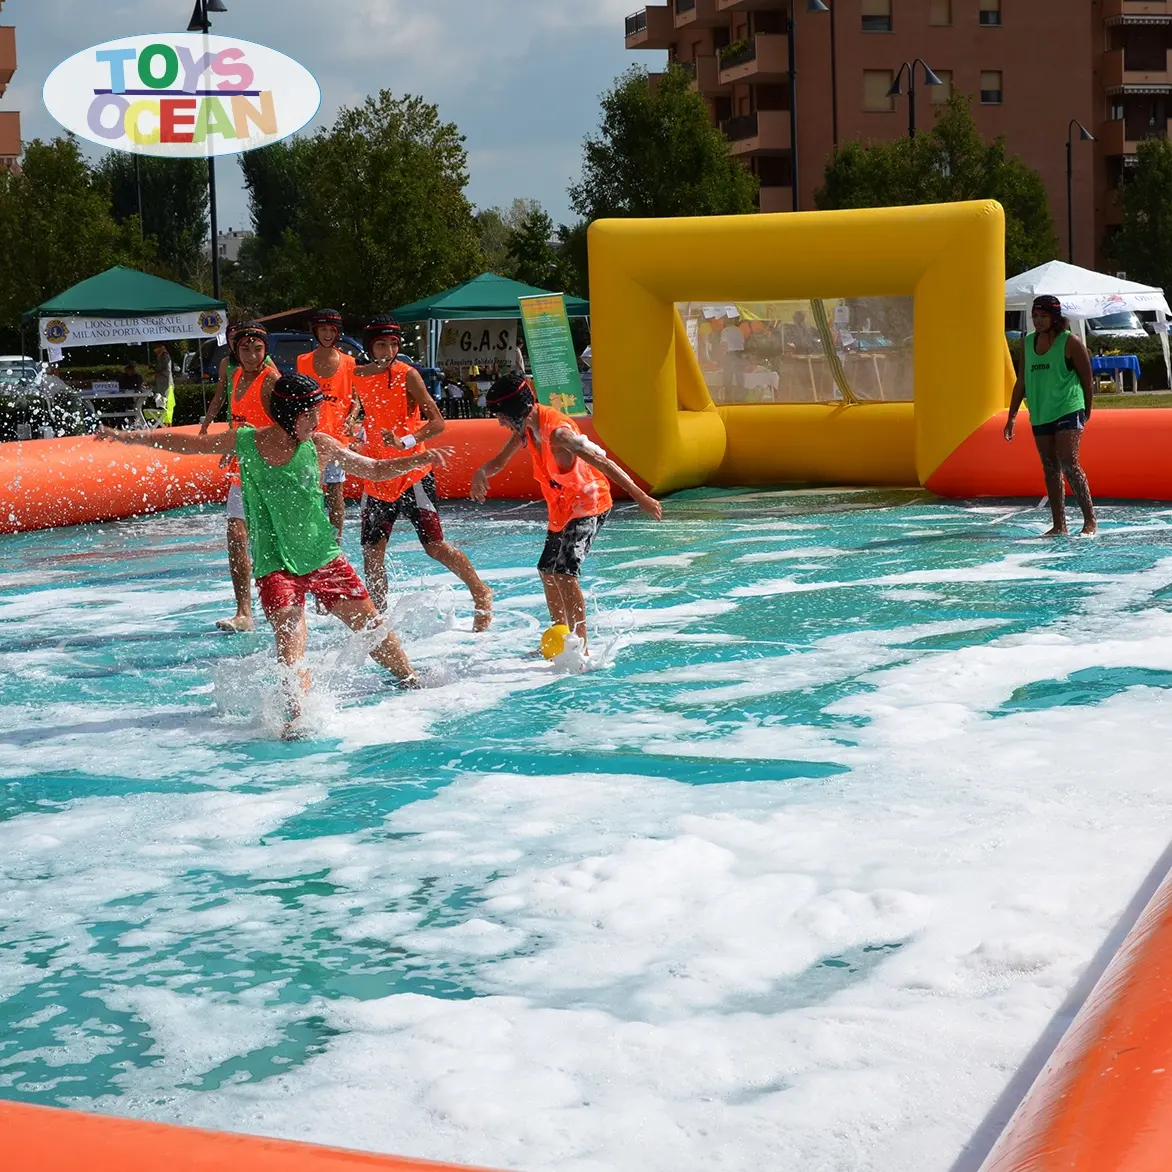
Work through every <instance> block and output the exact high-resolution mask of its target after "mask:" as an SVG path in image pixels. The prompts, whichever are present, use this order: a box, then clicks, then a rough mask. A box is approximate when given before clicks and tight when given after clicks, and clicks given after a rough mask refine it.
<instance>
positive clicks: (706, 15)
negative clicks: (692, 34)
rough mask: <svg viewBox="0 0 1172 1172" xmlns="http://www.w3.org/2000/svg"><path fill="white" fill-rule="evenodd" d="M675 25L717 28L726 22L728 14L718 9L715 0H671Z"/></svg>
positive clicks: (679, 27)
mask: <svg viewBox="0 0 1172 1172" xmlns="http://www.w3.org/2000/svg"><path fill="white" fill-rule="evenodd" d="M673 3H674V6H675V27H676V28H677V29H681V28H719V27H720V26H721V25H726V24H728V15H727V14H726V13H723V12H721V11H719V10H718V9H717V7H716V0H673Z"/></svg>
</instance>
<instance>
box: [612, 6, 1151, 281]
mask: <svg viewBox="0 0 1172 1172" xmlns="http://www.w3.org/2000/svg"><path fill="white" fill-rule="evenodd" d="M823 2H824V4H825V6H826V7H827V8H828V9H830V10H831V11H830V12H811V11H809V10H808V5H807V3H806V0H795V3H794V11H793V30H794V44H793V49H794V57H795V65H796V68H795V77H796V90H797V96H798V101H797V111H798V136H797V141H798V162H799V177H800V203H801V207H803V208H811V207H813V197H814V191H815V190H816V188H817V187H818V186H819V185H820V184H821V182H822V174H823V168H824V166H825V163H826V160H827V159H828V158H829V157H830V156H831V155H832V152H833V150H834V145H835V141H836V131H837V141H838V142H847V141H850V140H852V139H862V140H879V139H885V140H890V139H893V138H896V137H898V136H900V135H903V134H907V133H908V121H909V118H908V116H909V95H908V92H907V90H908V87H907V73H906V70H905V71H904V73H903V91H904V92H903V93H902V94H901V95H898V96H895V97H892V96H889V90H890V89H891V88H892V83H893V81H894V80H895V78H896V77H897V75H898V74H899V71H900V69H901V66H902V65H903V64H904V63H905V62H912V61H915V60H916V59H917V58H918V59H920V61H922V62H923V63H924V64H926V65H927V66H929V67H930V68H931V70H932V71H933V72H934V73H935V75H936V76H937V77H938V78H939V79H940V81H941V83H942V84H941V85H939V86H928V85H926V84H925V77H924V72H923V69H922V66H917V67H916V115H917V123H918V126H919V127H920V128H923V127H926V126H930V125H931V123H932V120H933V107H934V106H935V105H936V104H937V103H940V102H943V101H946V100H947V98H948V96H949V95H950V94H951V93H952V92H953V91H960V92H963V93H965V94H968V95H970V96H971V97H972V100H973V114H974V116H975V118H976V121H977V125H978V127H979V128H980V131H981V133H982V134H983V135H984V136H985V137H986V138H992V137H994V136H996V135H1000V134H1003V135H1004V136H1005V138H1006V142H1007V144H1008V147H1009V149H1010V150H1011V151H1013V152H1014V153H1016V154H1019V155H1021V156H1022V158H1023V159H1025V161H1026V162H1027V163H1029V165H1030V166H1031V167H1033V168H1035V169H1036V170H1037V171H1038V172H1039V173H1040V174H1041V176H1042V179H1043V181H1044V182H1045V184H1046V189H1047V192H1048V193H1049V197H1050V207H1051V211H1052V213H1053V216H1054V222H1055V227H1056V229H1057V230H1058V234H1059V237H1060V239H1061V240H1062V255H1063V256H1065V252H1066V225H1067V208H1068V203H1067V177H1066V160H1067V154H1066V144H1067V137H1068V133H1069V130H1070V124H1071V120H1072V119H1077V120H1078V121H1079V122H1081V123H1082V124H1083V125H1084V126H1086V127H1087V128H1088V130H1090V131H1091V132H1092V133H1093V134H1094V135H1095V136H1096V139H1097V141H1096V142H1093V143H1090V142H1085V141H1080V140H1079V135H1078V131H1077V128H1075V131H1074V144H1073V150H1072V164H1073V166H1072V172H1073V174H1072V179H1073V196H1074V197H1073V218H1074V248H1075V260H1076V261H1077V262H1078V263H1081V264H1087V265H1089V264H1092V263H1098V264H1100V265H1102V264H1104V263H1105V255H1104V251H1103V241H1104V239H1105V237H1106V236H1107V235H1108V234H1109V233H1110V231H1111V230H1112V228H1113V227H1114V226H1115V225H1116V224H1118V222H1119V219H1120V211H1119V201H1118V195H1117V191H1118V186H1119V181H1120V177H1121V176H1122V174H1123V170H1124V168H1125V167H1126V166H1127V165H1128V163H1129V161H1134V158H1135V150H1136V145H1137V143H1138V141H1139V140H1140V139H1142V138H1144V137H1148V136H1151V135H1158V136H1160V137H1165V136H1166V135H1167V133H1168V125H1169V119H1170V118H1172V106H1170V105H1169V101H1170V97H1172V55H1170V54H1172V0H1062V2H1061V3H1053V2H1050V3H1047V2H1044V0H823ZM789 28H790V6H789V3H787V0H669V2H668V3H666V4H660V5H649V6H648V7H647V8H645V9H642V10H641V11H639V12H636V13H633V14H632V15H631V16H629V17H628V18H627V21H626V43H627V47H628V48H630V49H663V50H665V51H666V52H667V54H668V56H669V57H670V58H671V59H673V60H676V61H678V62H680V64H682V65H683V67H684V68H685V69H687V70H688V71H689V72H691V73H692V75H693V77H694V79H695V81H694V83H693V84H694V85H695V87H696V88H697V89H698V90H699V92H700V93H701V94H702V95H703V97H704V98H705V100H706V101H707V103H708V105H709V109H710V110H711V114H712V118H713V121H714V123H716V124H717V125H719V126H721V127H722V128H723V130H724V131H725V133H726V134H727V135H728V137H729V138H730V140H731V141H732V150H733V152H734V154H736V155H738V156H740V157H741V158H742V159H743V161H744V163H745V165H746V166H747V167H749V168H750V169H751V170H752V171H753V172H754V173H755V174H756V175H757V176H758V178H759V179H760V181H761V207H762V210H765V211H788V210H791V209H792V206H793V201H792V195H791V187H790V184H791V175H792V172H791V157H792V155H791V142H790V115H789V108H790V75H789V51H790V45H789V37H788V33H789Z"/></svg>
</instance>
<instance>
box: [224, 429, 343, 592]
mask: <svg viewBox="0 0 1172 1172" xmlns="http://www.w3.org/2000/svg"><path fill="white" fill-rule="evenodd" d="M236 456H237V458H238V459H239V460H240V489H241V493H242V495H243V497H244V519H245V521H246V522H247V523H248V544H249V547H250V548H251V550H252V573H253V577H255V578H256V579H258V580H259V579H261V578H263V577H264V576H265V575H266V574H271V573H273V571H274V570H288V571H289V573H291V574H297V575H302V574H312V573H313V571H314V570H320V569H321V568H322V566H326V565H329V563H330V562H332V561H333V560H334V559H335V558H337V557H341V556H342V551H341V550H340V549H339V548H338V538H337V535H336V534H335V533H334V527H333V526H332V525H331V524H330V519H329V517H328V516H327V515H326V507H325V502H324V500H323V499H322V491H321V472H320V471H319V470H318V462H317V448H315V447H314V446H313V442H312V441H310V440H307V441H306V442H305V443H303V444H298V445H297V450H296V451H295V452H294V453H293V458H292V459H291V460H290V461H289V462H288V463H287V464H282V465H281V466H280V467H277V468H274V467H273V465H272V464H268V463H266V462H265V460H264V458H263V457H262V456H261V454H260V452H258V451H257V449H256V429H255V428H252V427H238V428H237V429H236Z"/></svg>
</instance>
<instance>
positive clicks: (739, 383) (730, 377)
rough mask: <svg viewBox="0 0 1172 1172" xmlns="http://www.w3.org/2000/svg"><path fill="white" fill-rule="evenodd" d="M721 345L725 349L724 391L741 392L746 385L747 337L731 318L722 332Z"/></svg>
mask: <svg viewBox="0 0 1172 1172" xmlns="http://www.w3.org/2000/svg"><path fill="white" fill-rule="evenodd" d="M720 343H721V345H722V346H723V347H724V389H725V391H726V392H727V391H739V390H741V388H742V387H743V386H744V385H745V335H744V334H743V333H742V332H741V327H740V326H738V325H737V324H736V322H734V321H733V320H732V319H731V318H729V319H727V320H726V321H725V325H724V329H723V330H721V331H720Z"/></svg>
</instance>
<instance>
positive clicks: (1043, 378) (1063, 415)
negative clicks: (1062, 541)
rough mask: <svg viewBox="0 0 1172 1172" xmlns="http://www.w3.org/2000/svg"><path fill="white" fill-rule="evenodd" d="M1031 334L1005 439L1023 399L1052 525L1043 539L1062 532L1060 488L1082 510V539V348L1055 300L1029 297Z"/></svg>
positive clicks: (1091, 515) (1087, 364) (1086, 515)
mask: <svg viewBox="0 0 1172 1172" xmlns="http://www.w3.org/2000/svg"><path fill="white" fill-rule="evenodd" d="M1031 317H1032V319H1033V325H1034V332H1033V333H1032V334H1029V335H1027V337H1026V340H1025V349H1024V352H1023V354H1022V364H1021V370H1020V371H1019V372H1018V376H1017V382H1016V383H1014V386H1013V396H1012V398H1011V399H1010V402H1009V418H1008V419H1007V420H1006V423H1005V439H1006V440H1007V441H1012V440H1013V430H1014V421H1015V420H1016V418H1017V413H1018V411H1019V410H1020V409H1021V403H1022V400H1023V399H1024V400H1025V402H1026V406H1027V407H1028V408H1029V412H1030V426H1031V428H1032V429H1033V433H1034V443H1035V444H1036V445H1037V448H1038V456H1039V458H1040V459H1041V461H1042V472H1043V473H1044V474H1045V477H1046V494H1047V496H1049V498H1050V513H1051V516H1052V517H1053V520H1054V524H1053V526H1052V527H1051V528H1050V529H1049V530H1047V532H1046V534H1045V536H1047V537H1060V536H1062V535H1063V534H1065V533H1066V532H1068V530H1067V528H1066V486H1065V484H1064V483H1063V475H1064V474H1065V478H1066V479H1067V480H1069V481H1070V488H1071V491H1072V492H1073V493H1074V495H1075V497H1076V498H1077V500H1078V503H1079V507H1080V508H1081V509H1082V522H1083V524H1082V535H1083V536H1084V537H1092V536H1094V534H1095V531H1096V529H1097V528H1098V523H1097V521H1096V519H1095V505H1094V502H1093V501H1092V499H1091V488H1090V485H1089V484H1088V483H1087V477H1086V473H1085V472H1083V470H1082V465H1081V464H1080V463H1079V448H1080V446H1081V444H1082V433H1083V428H1084V427H1086V425H1087V421H1088V420H1089V419H1090V417H1091V405H1092V402H1093V399H1094V380H1093V378H1092V376H1091V358H1090V355H1089V354H1088V353H1087V348H1086V347H1085V346H1084V345H1083V344H1082V342H1080V341H1079V340H1078V338H1076V337H1075V336H1074V335H1073V334H1072V333H1071V332H1070V325H1069V323H1068V322H1067V320H1066V318H1065V316H1064V315H1063V313H1062V303H1061V302H1060V301H1059V300H1058V298H1057V297H1052V296H1042V297H1035V298H1034V304H1033V309H1032V312H1031Z"/></svg>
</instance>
